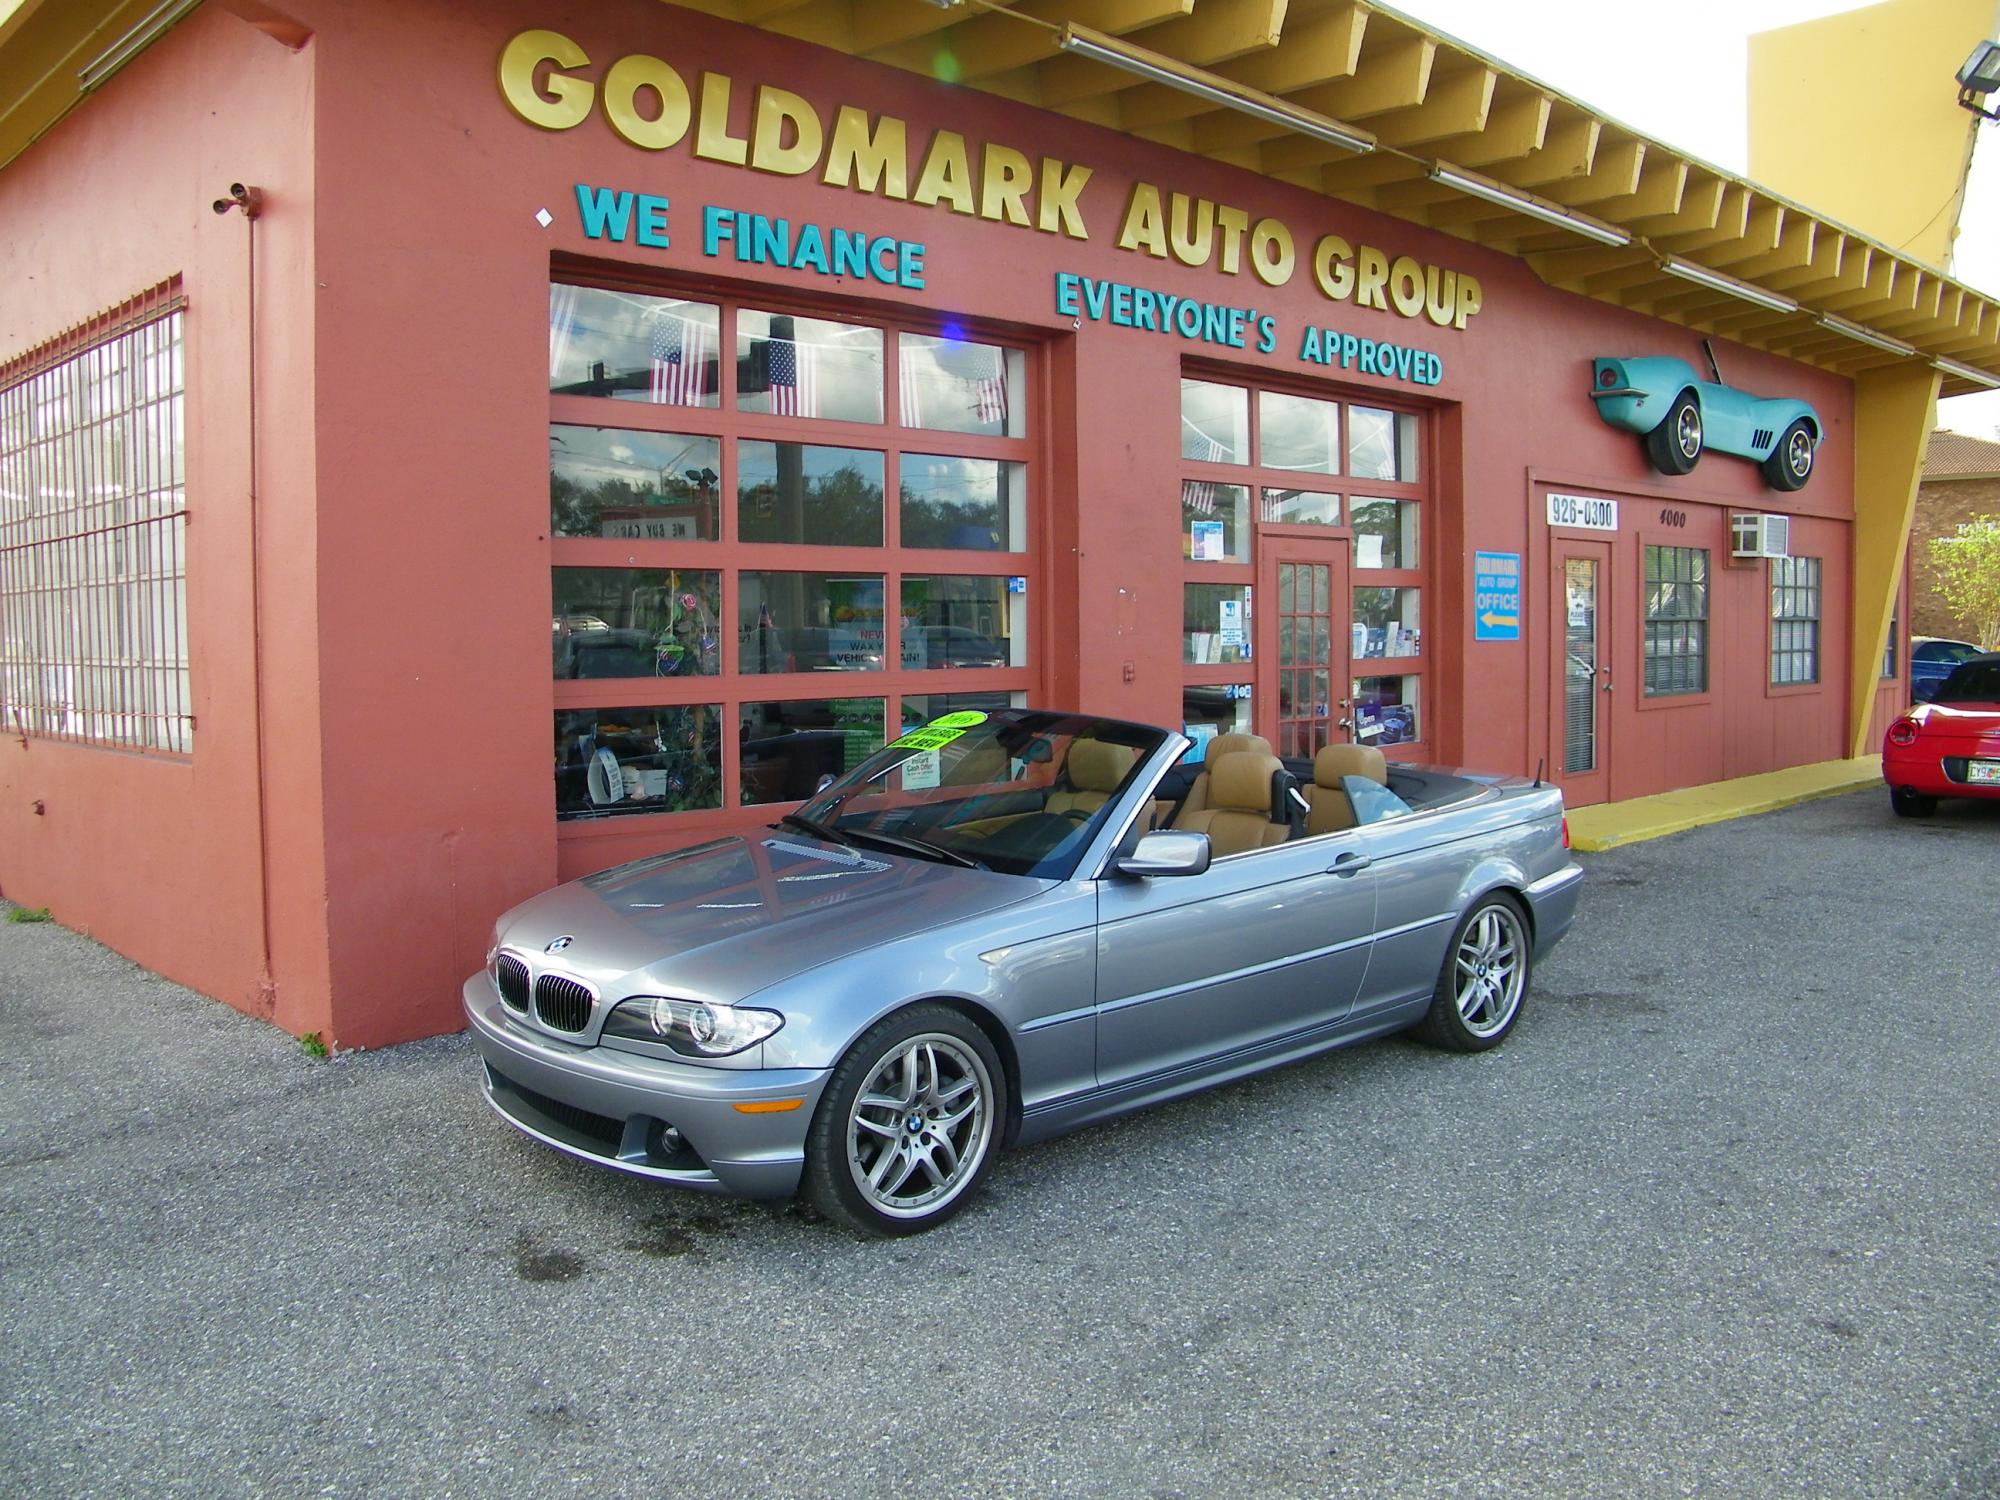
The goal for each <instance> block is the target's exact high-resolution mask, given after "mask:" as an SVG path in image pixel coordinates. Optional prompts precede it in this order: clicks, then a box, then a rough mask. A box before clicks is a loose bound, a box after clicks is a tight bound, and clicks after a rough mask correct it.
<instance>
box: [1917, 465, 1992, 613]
mask: <svg viewBox="0 0 2000 1500" xmlns="http://www.w3.org/2000/svg"><path fill="white" fill-rule="evenodd" d="M1977 516H1992V517H1995V518H1996V519H2000V443H1989V442H1987V441H1986V440H1985V439H1984V438H1976V437H1967V436H1966V435H1965V434H1964V433H1959V432H1944V431H1938V432H1933V433H1932V434H1931V441H1930V446H1929V448H1928V449H1927V450H1926V451H1925V454H1924V479H1923V483H1922V484H1921V485H1920V486H1919V487H1918V489H1917V518H1916V524H1915V525H1914V526H1912V527H1911V529H1910V593H1909V598H1910V607H1909V618H1910V633H1911V634H1912V635H1941V636H1947V637H1949V638H1951V639H1953V640H1961V641H1978V639H1979V638H1978V637H1977V636H1976V635H1974V634H1972V627H1971V626H1970V624H1969V623H1968V622H1967V621H1965V620H1962V619H1960V618H1959V617H1958V616H1957V615H1955V614H1953V613H1952V611H1951V609H1950V607H1949V606H1947V605H1946V604H1945V602H1944V600H1942V599H1940V598H1939V597H1938V594H1937V590H1936V588H1935V587H1933V575H1932V570H1931V564H1930V547H1929V545H1928V544H1929V543H1930V541H1931V539H1932V538H1934V537H1941V536H1950V535H1952V534H1953V533H1954V532H1955V531H1956V530H1957V529H1958V527H1959V526H1960V525H1961V524H1963V523H1964V522H1966V521H1970V520H1972V519H1973V518H1974V517H1977ZM1980 644H1987V643H1986V642H1980Z"/></svg>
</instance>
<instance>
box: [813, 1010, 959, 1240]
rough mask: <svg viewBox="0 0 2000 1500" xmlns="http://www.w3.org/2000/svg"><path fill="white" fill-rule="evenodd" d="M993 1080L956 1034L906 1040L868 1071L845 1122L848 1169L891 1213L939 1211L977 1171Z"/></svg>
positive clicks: (877, 1206)
mask: <svg viewBox="0 0 2000 1500" xmlns="http://www.w3.org/2000/svg"><path fill="white" fill-rule="evenodd" d="M992 1099H993V1081H992V1079H991V1078H990V1077H989V1076H988V1074H987V1071H986V1065H985V1063H984V1062H982V1061H981V1060H980V1058H979V1057H978V1055H977V1054H975V1053H974V1052H973V1051H972V1049H971V1048H969V1047H967V1046H966V1045H965V1044H964V1043H963V1042H961V1041H960V1040H959V1039H958V1038H956V1037H952V1036H946V1035H944V1034H943V1033H940V1032H927V1033H925V1034H924V1035H921V1036H915V1037H911V1038H910V1039H909V1040H908V1041H906V1042H903V1043H902V1044H900V1045H899V1046H897V1047H896V1048H894V1049H893V1050H892V1051H890V1052H889V1053H888V1054H887V1055H886V1056H885V1057H883V1059H882V1060H881V1062H879V1063H878V1064H876V1066H875V1069H874V1071H873V1072H871V1073H870V1074H869V1075H868V1081H867V1082H866V1083H865V1084H863V1085H862V1088H861V1091H860V1093H859V1094H857V1095H856V1096H855V1100H854V1107H853V1109H851V1110H850V1111H849V1112H848V1119H847V1169H848V1172H849V1174H850V1175H851V1176H852V1177H853V1180H854V1185H855V1187H856V1188H858V1189H859V1190H860V1192H861V1195H862V1197H863V1198H865V1199H866V1200H867V1201H868V1203H869V1205H870V1206H871V1207H873V1208H875V1209H876V1210H878V1211H879V1212H881V1213H884V1214H887V1215H889V1216H890V1217H892V1218H915V1217H918V1216H926V1215H930V1214H934V1213H936V1212H937V1211H938V1210H939V1209H940V1208H942V1207H943V1206H944V1205H946V1204H948V1203H950V1202H951V1201H952V1199H954V1198H956V1197H957V1196H958V1195H959V1194H960V1193H962V1192H963V1191H964V1190H965V1188H966V1186H967V1185H968V1184H969V1183H970V1182H971V1181H972V1180H973V1178H974V1177H975V1176H977V1175H978V1172H979V1166H980V1163H981V1162H982V1161H984V1160H985V1157H986V1153H987V1150H988V1149H989V1147H990V1146H991V1144H992V1139H993V1109H992Z"/></svg>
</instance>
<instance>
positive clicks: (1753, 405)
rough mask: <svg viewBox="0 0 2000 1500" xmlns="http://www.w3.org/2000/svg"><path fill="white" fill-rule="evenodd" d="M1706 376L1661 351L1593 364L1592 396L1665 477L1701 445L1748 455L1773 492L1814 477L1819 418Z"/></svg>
mask: <svg viewBox="0 0 2000 1500" xmlns="http://www.w3.org/2000/svg"><path fill="white" fill-rule="evenodd" d="M1709 364H1710V369H1711V372H1712V373H1714V374H1715V377H1716V378H1715V379H1714V380H1703V379H1701V378H1700V376H1698V375H1696V374H1695V371H1694V366H1692V365H1690V364H1689V363H1688V362H1687V361H1686V360H1684V359H1673V358H1671V357H1668V356H1665V355H1659V356H1649V357H1646V358H1643V359H1600V360H1597V361H1595V368H1594V370H1593V373H1592V381H1591V391H1590V398H1591V400H1593V401H1595V402H1596V403H1597V414H1598V416H1600V417H1602V418H1603V419H1604V420H1605V421H1606V422H1607V423H1609V424H1610V425H1611V426H1613V427H1622V428H1624V429H1625V430H1626V431H1627V432H1636V433H1638V434H1639V440H1640V446H1642V447H1643V448H1644V449H1645V450H1646V457H1647V458H1648V459H1649V460H1650V461H1651V462H1652V465H1653V467H1654V468H1656V469H1658V470H1659V471H1660V472H1661V473H1662V474H1685V473H1687V472H1688V471H1689V470H1691V469H1693V468H1694V466H1695V463H1696V461H1697V460H1698V459H1700V457H1701V454H1702V450H1703V449H1704V448H1714V449H1716V450H1717V451H1719V452H1722V453H1734V454H1736V455H1737V456H1738V457H1739V458H1747V459H1749V460H1750V461H1751V462H1752V463H1754V464H1756V465H1757V466H1758V467H1759V468H1761V469H1762V470H1763V472H1764V481H1765V483H1767V484H1769V485H1770V486H1771V488H1772V489H1774V490H1796V489H1799V488H1801V487H1803V486H1804V484H1805V482H1806V481H1807V480H1808V479H1810V478H1812V470H1813V453H1814V451H1815V450H1816V449H1817V448H1818V446H1819V439H1820V431H1821V428H1820V421H1819V413H1817V412H1815V411H1814V410H1813V409H1812V408H1811V407H1810V406H1808V405H1807V404H1806V403H1805V402H1803V401H1795V400H1791V399H1788V398H1776V397H1764V396H1753V395H1751V394H1750V393H1749V392H1748V391H1739V390H1737V389H1736V387H1734V386H1731V385H1724V384H1723V383H1722V377H1721V372H1720V371H1716V370H1714V356H1713V354H1711V355H1710V356H1709Z"/></svg>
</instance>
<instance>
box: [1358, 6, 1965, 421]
mask: <svg viewBox="0 0 2000 1500" xmlns="http://www.w3.org/2000/svg"><path fill="white" fill-rule="evenodd" d="M1392 6H1393V8H1394V9H1396V10H1400V11H1402V12H1403V13H1404V14H1405V15H1408V16H1410V17H1412V18H1414V19H1416V20H1418V21H1421V22H1423V23H1424V24H1425V25H1427V26H1430V27H1432V28H1433V29H1435V30H1438V31H1442V32H1445V33H1447V34H1449V35H1451V36H1454V37H1456V38H1458V39H1459V40H1460V41H1462V42H1467V43H1469V44H1470V45H1472V46H1473V47H1475V48H1477V49H1478V50H1480V51H1481V52H1485V53H1488V54H1490V55H1491V56H1493V57H1495V58H1497V59H1499V60H1500V61H1501V62H1503V63H1505V64H1507V65H1508V66H1509V67H1511V68H1513V69H1515V70H1516V71H1518V72H1522V73H1527V74H1529V75H1531V76H1533V77H1535V78H1537V79H1539V80H1541V81H1542V82H1543V83H1546V84H1550V85H1552V86H1553V87H1555V88H1556V89H1558V90H1560V91H1561V92H1562V93H1565V94H1568V95H1569V96H1570V97H1571V98H1573V99H1578V100H1581V101H1582V102H1583V103H1585V104H1589V105H1591V106H1593V107H1594V108H1596V109H1598V110H1599V111H1600V112H1602V113H1604V114H1608V115H1609V116H1611V117H1612V118H1613V119H1615V120H1617V121H1619V122H1620V123H1621V124H1624V125H1628V126H1630V127H1632V128H1633V129H1634V130H1637V131H1639V132H1641V133H1642V134H1645V135H1649V136H1652V137H1654V138H1655V139H1657V140H1660V141H1664V142H1665V143H1667V144H1668V145H1670V146H1673V147H1675V148H1676V149H1678V150H1681V151H1685V152H1687V153H1688V154H1689V155H1691V156H1696V157H1699V158H1701V159H1702V160H1703V161H1707V162H1710V163H1712V164H1714V165H1715V166H1718V167H1725V168H1727V169H1729V170H1730V171H1733V172H1740V173H1744V174H1746V175H1747V173H1748V166H1749V162H1748V155H1749V150H1748V146H1747V143H1746V128H1747V127H1746V124H1745V113H1746V110H1745V99H1744V91H1745V81H1746V78H1747V75H1748V68H1749V62H1748V59H1749V46H1748V41H1747V38H1748V37H1749V35H1750V34H1751V33H1752V32H1756V31H1769V30H1770V29H1772V28H1773V27H1777V26H1790V25H1794V24H1795V23H1797V22H1799V21H1810V20H1813V19H1815V18H1816V17H1819V16H1830V15H1837V14H1839V13H1841V12H1843V11H1850V10H1859V9H1862V6H1861V5H1859V4H1855V3H1853V0H1676V3H1675V4H1673V5H1671V6H1660V5H1632V4H1615V3H1606V0H1392ZM1635 59H1643V63H1644V65H1643V66H1640V65H1638V64H1637V63H1636V62H1635V61H1634V60H1635ZM1940 86H1941V87H1944V88H1952V87H1953V85H1952V83H1951V80H1950V79H1949V78H1945V79H1943V80H1941V85H1940ZM1992 131H2000V125H1982V126H1981V127H1980V140H1979V144H1978V145H1977V146H1976V147H1975V149H1974V151H1973V162H1972V180H1971V185H1970V187H1969V189H1968V191H1967V194H1966V205H1965V209H1964V212H1963V214H1962V216H1961V218H1960V220H1959V231H1960V232H1959V239H1958V244H1957V249H1956V260H1955V263H1954V265H1953V266H1952V273H1953V274H1954V275H1956V276H1957V277H1958V278H1959V279H1960V280H1961V281H1964V282H1965V283H1967V284H1968V285H1970V286H1973V287H1976V288H1978V289H1979V290H1980V291H1982V292H1987V293H1990V294H2000V139H1989V138H1988V133H1989V132H1992ZM1938 425H1939V426H1941V427H1949V428H1951V429H1952V430H1954V431H1956V432H1966V433H1972V434H1974V435H1976V436H1979V437H1986V438H2000V391H1995V392H1992V393H1989V394H1985V395H1979V396H1960V397H1956V398H1954V399H1952V400H1949V401H1945V402H1943V403H1941V404H1940V406H1939V408H1938Z"/></svg>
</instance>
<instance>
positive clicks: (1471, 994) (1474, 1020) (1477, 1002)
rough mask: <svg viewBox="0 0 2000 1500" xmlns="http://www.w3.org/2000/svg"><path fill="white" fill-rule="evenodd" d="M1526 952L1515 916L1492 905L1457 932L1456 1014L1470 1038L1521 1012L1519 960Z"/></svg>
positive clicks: (1523, 976)
mask: <svg viewBox="0 0 2000 1500" xmlns="http://www.w3.org/2000/svg"><path fill="white" fill-rule="evenodd" d="M1525 950H1526V935H1525V934H1524V933H1523V932H1522V930H1521V920H1520V918H1519V917H1517V916H1515V915H1514V913H1513V911H1512V910H1511V909H1510V908H1509V907H1506V906H1503V905H1500V904H1497V903H1496V904H1494V905H1492V906H1488V907H1487V908H1486V909H1485V910H1484V911H1482V912H1480V913H1479V915H1478V916H1477V917H1476V918H1475V919H1474V920H1473V921H1472V923H1471V925H1469V926H1468V927H1467V928H1466V929H1465V931H1464V932H1463V933H1462V934H1460V936H1459V940H1458V952H1457V953H1456V954H1455V955H1454V956H1453V957H1454V964H1455V967H1456V972H1457V981H1456V985H1455V989H1456V995H1457V1001H1458V1016H1459V1019H1460V1020H1461V1021H1463V1022H1464V1023H1465V1029H1466V1030H1467V1031H1470V1032H1471V1033H1472V1034H1473V1035H1474V1036H1477V1037H1489V1036H1493V1035H1495V1034H1497V1033H1498V1032H1501V1031H1504V1030H1505V1029H1506V1027H1507V1023H1508V1022H1509V1021H1511V1020H1512V1019H1513V1018H1514V1012H1515V1011H1516V1010H1518V1009H1520V1006H1521V992H1522V991H1523V990H1524V989H1525V988H1526V986H1527V977H1528V970H1527V965H1526V964H1525V963H1523V962H1522V956H1523V954H1524V952H1525Z"/></svg>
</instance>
